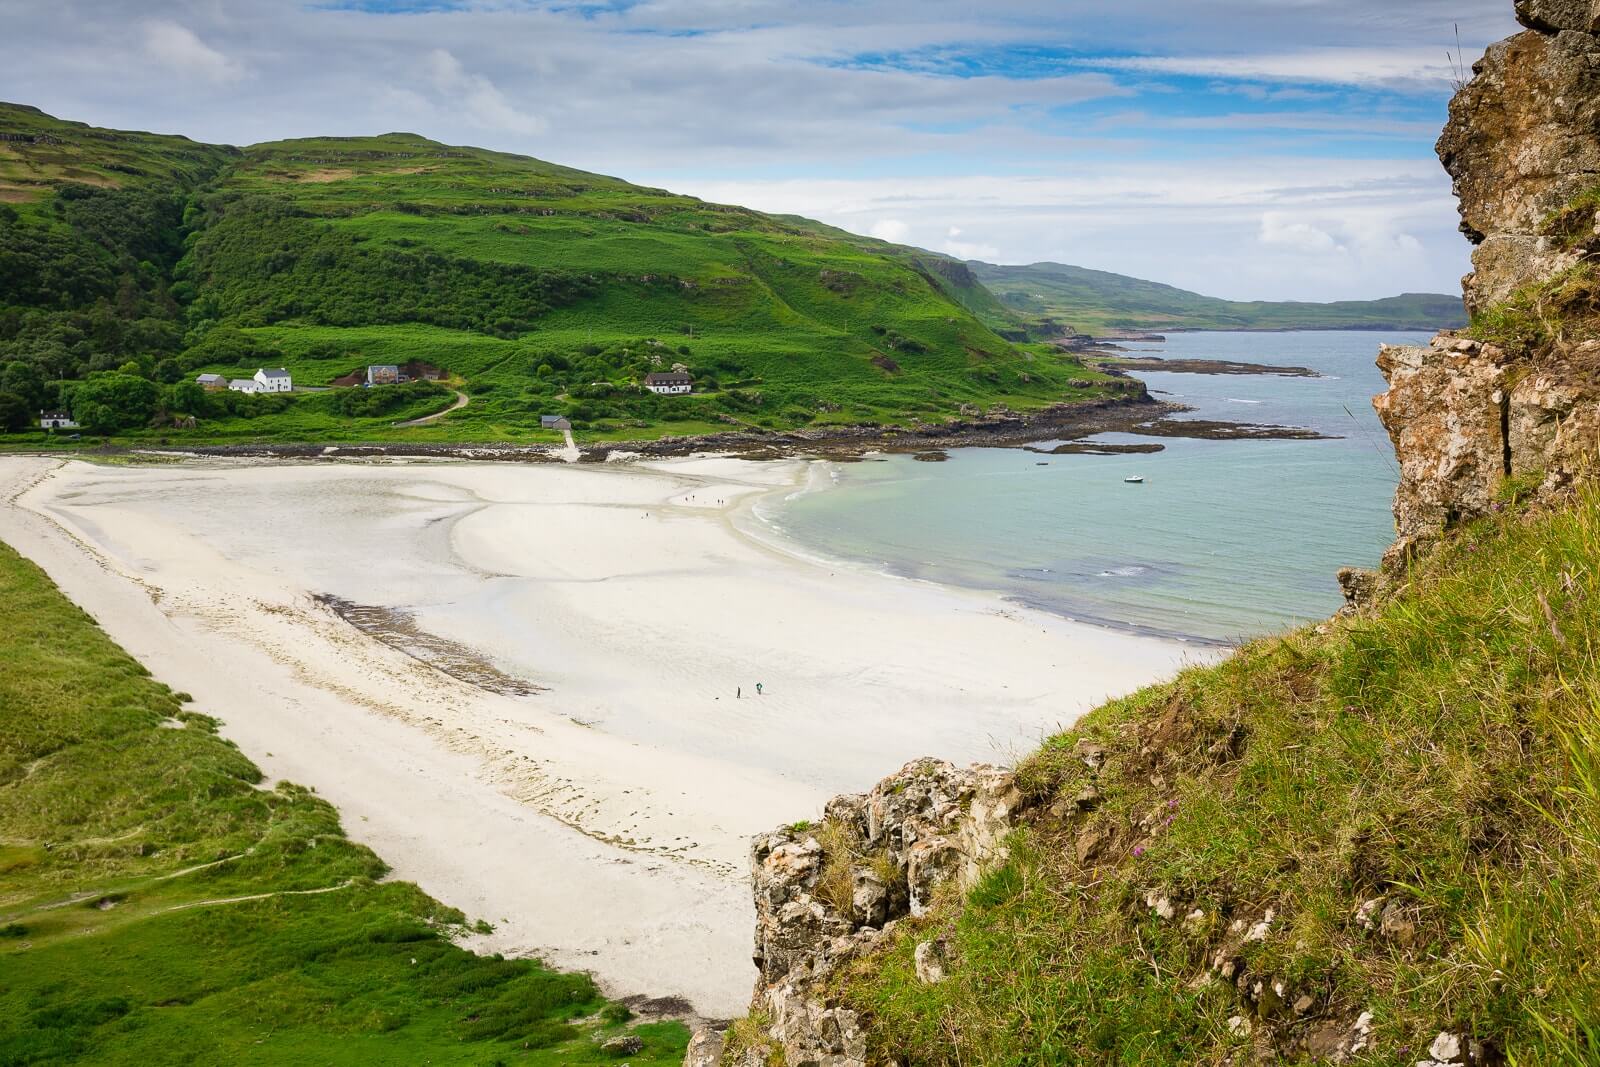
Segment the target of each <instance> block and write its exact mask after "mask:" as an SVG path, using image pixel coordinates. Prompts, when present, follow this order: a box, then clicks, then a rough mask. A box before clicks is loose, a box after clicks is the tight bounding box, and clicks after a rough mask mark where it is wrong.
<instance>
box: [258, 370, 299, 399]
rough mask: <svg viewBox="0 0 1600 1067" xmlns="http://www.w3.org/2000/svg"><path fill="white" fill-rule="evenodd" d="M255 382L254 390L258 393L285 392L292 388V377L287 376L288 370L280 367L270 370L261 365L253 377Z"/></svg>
mask: <svg viewBox="0 0 1600 1067" xmlns="http://www.w3.org/2000/svg"><path fill="white" fill-rule="evenodd" d="M253 380H254V381H255V383H256V389H255V391H256V392H258V393H287V392H288V391H289V390H291V389H293V388H294V379H292V378H290V377H289V372H288V371H286V370H284V369H283V368H282V367H274V368H272V369H271V370H269V369H267V368H266V367H262V368H261V369H260V370H258V371H256V376H255V378H254V379H253Z"/></svg>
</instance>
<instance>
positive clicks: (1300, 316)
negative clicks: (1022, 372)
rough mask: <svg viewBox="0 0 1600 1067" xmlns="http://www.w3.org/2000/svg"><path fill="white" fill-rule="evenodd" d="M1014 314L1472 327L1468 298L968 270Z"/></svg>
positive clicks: (1245, 324)
mask: <svg viewBox="0 0 1600 1067" xmlns="http://www.w3.org/2000/svg"><path fill="white" fill-rule="evenodd" d="M967 265H968V266H969V267H970V268H972V270H973V273H975V274H976V275H977V277H978V278H979V279H980V280H982V282H983V284H984V285H985V286H986V287H988V289H989V290H990V291H992V292H993V293H994V294H995V295H996V296H997V297H998V298H999V300H1000V302H1001V303H1002V304H1003V305H1004V306H1005V307H1006V308H1007V309H1008V310H1009V311H1011V312H1012V313H1013V314H1016V315H1019V316H1022V317H1023V318H1024V319H1026V320H1029V321H1033V322H1038V321H1039V320H1042V319H1051V320H1054V321H1056V322H1058V323H1060V324H1061V325H1062V326H1064V327H1067V328H1070V329H1071V330H1072V331H1074V332H1077V333H1086V334H1103V333H1108V332H1114V331H1118V330H1135V331H1138V330H1373V329H1384V330H1437V329H1441V328H1444V327H1456V326H1464V325H1466V321H1467V315H1466V311H1465V309H1464V308H1463V307H1462V305H1461V298H1460V297H1457V296H1446V295H1443V294H1437V293H1407V294H1405V295H1403V296H1392V297H1387V298H1385V299H1382V300H1344V301H1337V302H1334V303H1328V304H1312V303H1304V302H1295V301H1282V302H1279V301H1270V300H1252V301H1236V300H1219V299H1217V298H1216V297H1210V296H1201V295H1200V294H1199V293H1191V292H1188V291H1187V290H1184V289H1178V288H1175V287H1173V286H1170V285H1162V284H1160V283H1158V282H1147V281H1143V280H1141V279H1139V278H1129V277H1127V276H1125V275H1121V274H1111V273H1108V272H1106V271H1101V270H1087V269H1085V268H1083V267H1073V266H1068V265H1066V264H1064V263H1034V264H1030V265H1028V266H1025V267H1021V266H1018V267H1001V266H996V265H994V264H992V263H976V262H974V263H969V264H967Z"/></svg>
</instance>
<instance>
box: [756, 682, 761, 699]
mask: <svg viewBox="0 0 1600 1067" xmlns="http://www.w3.org/2000/svg"><path fill="white" fill-rule="evenodd" d="M760 695H761V683H760V682H757V683H756V696H760Z"/></svg>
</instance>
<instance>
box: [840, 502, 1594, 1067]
mask: <svg viewBox="0 0 1600 1067" xmlns="http://www.w3.org/2000/svg"><path fill="white" fill-rule="evenodd" d="M1597 643H1600V496H1597V495H1595V494H1592V493H1591V494H1590V495H1589V496H1587V497H1585V498H1584V499H1583V500H1582V501H1581V502H1580V503H1579V504H1578V505H1577V506H1575V507H1573V508H1571V509H1570V510H1567V511H1564V512H1561V513H1556V514H1543V515H1538V516H1533V517H1528V516H1522V515H1517V514H1515V509H1514V508H1513V509H1508V511H1507V512H1506V513H1505V514H1503V515H1502V516H1497V517H1495V518H1493V519H1491V520H1487V521H1483V522H1480V523H1478V524H1476V525H1474V526H1472V527H1470V528H1468V529H1466V530H1464V531H1462V532H1461V533H1460V534H1459V536H1457V537H1456V538H1455V539H1454V541H1453V543H1452V544H1450V545H1449V546H1447V547H1445V548H1443V549H1441V550H1440V551H1439V552H1437V553H1436V554H1435V555H1434V556H1433V557H1432V558H1430V559H1429V560H1427V561H1426V562H1425V563H1424V564H1422V565H1420V566H1419V567H1418V569H1417V570H1416V572H1415V573H1413V575H1412V576H1411V579H1410V581H1409V584H1408V586H1407V588H1406V589H1405V590H1404V592H1403V593H1402V594H1401V595H1399V596H1398V597H1397V598H1396V599H1394V600H1393V601H1392V602H1390V603H1387V604H1386V605H1385V606H1384V607H1382V609H1381V610H1380V611H1379V612H1378V613H1377V614H1376V616H1375V617H1372V618H1363V619H1358V620H1338V621H1334V622H1331V623H1329V624H1327V625H1326V626H1321V627H1314V628H1310V629H1306V630H1302V631H1299V632H1296V633H1292V634H1289V635H1287V636H1285V637H1282V638H1278V639H1270V640H1264V641H1259V642H1256V643H1254V644H1252V645H1250V646H1248V647H1246V648H1245V649H1243V650H1241V651H1240V652H1239V653H1238V654H1237V655H1236V656H1235V657H1233V658H1232V659H1230V660H1229V661H1227V662H1225V663H1223V664H1221V665H1219V666H1217V667H1213V668H1209V669H1196V670H1190V671H1187V672H1185V673H1184V674H1183V675H1181V676H1180V677H1179V678H1178V679H1177V680H1176V681H1175V682H1173V683H1171V684H1168V685H1164V686H1158V687H1154V688H1150V689H1146V690H1144V691H1142V692H1139V693H1137V694H1135V695H1133V696H1132V697H1129V698H1127V699H1125V700H1121V701H1117V702H1114V703H1112V704H1109V705H1107V706H1105V707H1103V708H1101V709H1099V710H1098V711H1096V712H1094V713H1092V714H1091V715H1089V716H1088V717H1087V718H1086V719H1085V720H1084V721H1083V722H1082V724H1080V725H1079V726H1078V727H1077V728H1076V729H1074V730H1072V731H1070V732H1068V733H1065V734H1062V735H1060V736H1058V737H1055V738H1052V739H1051V740H1050V741H1048V742H1047V743H1046V744H1045V745H1044V747H1043V748H1042V749H1041V750H1040V751H1039V752H1038V753H1037V754H1036V755H1035V756H1033V757H1032V758H1031V759H1030V760H1028V761H1027V762H1026V763H1025V764H1024V765H1023V767H1022V768H1021V773H1022V778H1023V781H1024V784H1025V788H1026V789H1027V790H1028V791H1030V792H1031V793H1032V794H1033V795H1035V796H1036V797H1037V798H1038V799H1039V800H1040V802H1041V805H1042V807H1041V808H1040V809H1039V811H1040V812H1041V814H1039V815H1038V817H1037V818H1035V819H1034V820H1033V822H1032V824H1031V825H1029V826H1028V827H1027V828H1026V829H1025V830H1023V831H1021V832H1020V833H1019V834H1018V840H1017V846H1016V848H1015V851H1014V855H1013V858H1012V859H1011V860H1010V861H1009V862H1008V863H1007V864H1006V865H1005V866H1003V867H1001V868H1000V869H998V870H996V871H995V872H993V873H992V874H990V875H989V876H987V877H986V879H985V880H984V881H983V882H981V883H980V884H979V885H978V886H977V887H976V889H975V890H974V891H973V892H972V893H971V894H970V895H969V896H968V897H967V898H966V899H965V900H955V899H946V900H945V901H944V902H943V903H942V904H941V905H940V906H939V907H938V908H937V909H936V910H935V911H934V912H933V913H931V914H930V915H929V916H927V917H926V918H924V919H922V920H914V921H906V922H904V923H903V925H902V926H901V927H900V928H899V930H898V932H897V934H896V936H895V938H894V939H893V944H892V947H891V948H890V950H889V951H888V954H887V956H886V957H884V958H878V959H874V960H872V961H871V962H870V963H869V964H868V965H867V966H864V967H861V968H860V969H858V970H857V971H856V972H855V973H854V974H853V975H852V976H851V977H850V978H849V979H848V980H847V981H846V982H845V983H844V986H843V988H842V990H841V993H842V995H843V996H844V998H845V999H846V1000H847V1001H849V1002H850V1003H852V1004H853V1005H854V1006H856V1007H859V1008H862V1009H864V1010H866V1011H867V1012H869V1013H870V1015H871V1016H872V1019H873V1022H874V1026H875V1029H874V1036H875V1041H876V1042H877V1048H878V1051H879V1053H880V1054H885V1053H888V1052H890V1051H893V1052H895V1053H897V1054H898V1055H899V1056H900V1058H901V1062H902V1063H911V1064H954V1063H984V1064H1025V1063H1026V1064H1034V1063H1040V1062H1049V1063H1103V1062H1116V1063H1129V1064H1133V1063H1139V1064H1180V1063H1183V1064H1187V1063H1222V1062H1229V1061H1230V1060H1229V1058H1230V1057H1231V1056H1233V1055H1235V1054H1236V1053H1238V1052H1239V1051H1240V1050H1241V1049H1245V1048H1247V1046H1248V1045H1249V1044H1250V1041H1251V1039H1250V1038H1246V1037H1243V1036H1238V1035H1235V1034H1232V1033H1231V1032H1230V1027H1229V1025H1228V1020H1229V1019H1230V1018H1231V1017H1233V1016H1235V1015H1242V1016H1244V1017H1246V1018H1252V1017H1253V1016H1254V1015H1255V1014H1256V1012H1259V1013H1260V1014H1261V1015H1262V1016H1264V1017H1266V1018H1268V1019H1270V1020H1271V1021H1272V1022H1273V1023H1274V1024H1275V1025H1276V1026H1277V1027H1279V1028H1280V1029H1279V1033H1280V1035H1281V1036H1283V1037H1284V1038H1285V1039H1286V1040H1293V1039H1295V1038H1299V1037H1303V1036H1304V1035H1305V1034H1307V1033H1308V1032H1309V1031H1311V1030H1312V1029H1313V1028H1315V1027H1317V1026H1319V1025H1323V1024H1326V1023H1328V1022H1329V1021H1335V1022H1342V1023H1343V1024H1344V1025H1345V1026H1346V1028H1348V1025H1349V1023H1350V1021H1351V1020H1353V1019H1354V1018H1355V1017H1356V1015H1357V1014H1358V1013H1360V1012H1363V1011H1370V1012H1371V1013H1372V1015H1373V1019H1374V1024H1373V1025H1374V1034H1375V1037H1376V1040H1375V1043H1374V1048H1373V1051H1372V1052H1370V1053H1369V1054H1368V1055H1366V1056H1364V1057H1363V1058H1362V1059H1361V1060H1360V1062H1362V1063H1371V1064H1392V1065H1396V1067H1399V1065H1402V1064H1403V1065H1407V1067H1409V1065H1411V1064H1413V1063H1415V1062H1417V1061H1418V1060H1419V1059H1424V1058H1426V1057H1425V1056H1424V1055H1423V1053H1424V1051H1425V1049H1426V1048H1427V1046H1428V1044H1429V1042H1430V1041H1431V1040H1432V1039H1433V1036H1434V1035H1435V1034H1436V1033H1437V1032H1439V1031H1440V1030H1443V1029H1449V1030H1453V1031H1455V1032H1457V1033H1466V1034H1471V1035H1475V1036H1476V1037H1477V1038H1478V1039H1480V1040H1486V1041H1488V1042H1491V1043H1492V1045H1493V1046H1494V1047H1495V1048H1496V1049H1497V1050H1498V1051H1499V1052H1500V1053H1503V1054H1504V1055H1506V1056H1508V1057H1509V1062H1510V1063H1512V1064H1521V1065H1534V1064H1540V1065H1543V1064H1556V1063H1590V1064H1592V1063H1595V1062H1597V1061H1600V1051H1597V1050H1600V970H1597V966H1600V962H1597V961H1600V894H1597V893H1596V891H1595V871H1596V870H1597V869H1600V868H1597V865H1600V647H1597ZM1084 745H1096V746H1100V747H1103V749H1104V751H1105V753H1106V757H1105V763H1104V766H1103V769H1101V770H1100V771H1099V772H1098V773H1096V772H1095V771H1093V770H1092V769H1091V768H1090V767H1089V766H1088V765H1086V763H1085V761H1084V760H1083V759H1082V758H1080V757H1081V755H1082V752H1083V751H1084V749H1083V748H1082V747H1081V746H1084ZM1090 784H1093V785H1094V786H1096V787H1097V788H1098V789H1099V791H1100V792H1101V794H1102V795H1103V800H1101V802H1100V803H1099V804H1098V806H1097V807H1094V808H1093V809H1092V810H1091V811H1089V812H1086V813H1084V812H1079V813H1072V808H1071V806H1070V805H1068V806H1067V808H1066V812H1065V813H1063V812H1062V810H1061V808H1060V807H1059V806H1058V808H1057V814H1049V813H1048V812H1049V810H1050V805H1052V804H1054V803H1055V802H1056V801H1057V800H1059V799H1064V798H1073V797H1075V796H1077V795H1078V794H1079V792H1080V790H1082V789H1083V788H1084V787H1085V786H1086V785H1090ZM1090 834H1097V835H1099V837H1100V843H1099V845H1098V847H1097V848H1096V849H1095V850H1094V851H1092V852H1091V853H1090V854H1089V855H1088V856H1087V857H1086V858H1085V859H1082V860H1080V858H1079V857H1080V856H1081V855H1083V852H1082V848H1083V846H1084V845H1085V844H1086V843H1087V842H1088V840H1089V838H1088V836H1087V835H1090ZM1152 893H1154V894H1155V899H1157V900H1159V897H1160V896H1167V897H1169V898H1170V900H1171V902H1172V905H1173V907H1174V909H1175V912H1176V918H1175V919H1174V920H1164V919H1162V918H1160V917H1159V916H1157V915H1156V914H1154V913H1153V910H1152V908H1151V907H1150V906H1149V901H1150V900H1151V899H1152V898H1151V894H1152ZM1379 897H1381V898H1383V899H1384V900H1385V901H1386V902H1388V903H1390V904H1393V905H1394V906H1395V909H1394V912H1393V920H1394V921H1393V923H1392V924H1391V926H1390V928H1389V930H1388V931H1387V932H1382V931H1377V930H1368V929H1364V928H1363V926H1362V924H1361V923H1360V922H1358V921H1357V919H1356V911H1357V909H1358V907H1359V906H1360V905H1361V904H1362V903H1363V902H1364V901H1367V900H1371V899H1373V898H1379ZM1269 908H1270V909H1273V910H1274V912H1275V918H1274V920H1273V922H1272V924H1271V926H1270V931H1269V933H1268V935H1267V936H1266V937H1265V938H1264V939H1263V940H1261V941H1259V942H1252V943H1244V944H1241V941H1243V938H1242V937H1241V935H1240V934H1239V932H1238V930H1239V928H1235V929H1234V931H1233V932H1232V933H1230V932H1229V931H1230V926H1232V925H1233V924H1234V923H1242V928H1248V927H1250V926H1251V925H1253V924H1255V923H1256V922H1258V921H1259V920H1261V919H1262V918H1263V917H1264V916H1265V913H1266V910H1267V909H1269ZM1193 911H1198V912H1200V913H1201V914H1200V916H1199V917H1198V918H1197V919H1196V920H1195V921H1193V922H1185V921H1184V918H1183V917H1184V916H1186V915H1188V914H1189V913H1191V912H1193ZM941 933H942V934H944V935H946V936H947V937H948V938H949V939H950V943H951V946H952V951H953V955H954V957H955V962H954V964H953V965H952V968H951V976H950V978H949V979H947V980H946V981H945V982H944V983H943V984H940V985H936V986H927V985H923V984H921V983H919V982H918V981H917V980H916V978H915V977H914V973H913V965H912V950H913V949H914V947H915V946H916V944H917V943H918V941H919V940H924V939H927V938H928V937H930V936H936V935H939V934H941ZM1219 952H1220V953H1221V954H1222V956H1223V957H1224V958H1237V959H1238V961H1239V966H1240V973H1241V975H1242V978H1241V979H1240V980H1239V988H1245V987H1248V986H1249V985H1251V984H1252V983H1254V982H1256V981H1257V980H1260V981H1263V982H1265V984H1266V987H1267V988H1268V989H1269V990H1270V988H1271V986H1272V983H1273V981H1274V980H1277V981H1281V982H1283V983H1284V987H1285V993H1284V997H1283V998H1282V1001H1279V1000H1278V999H1276V998H1274V997H1273V995H1272V994H1271V993H1270V992H1269V993H1268V994H1267V996H1266V997H1265V998H1264V999H1263V1000H1262V1001H1261V1003H1260V1005H1259V1007H1255V1008H1252V1006H1250V1005H1248V1004H1245V1003H1244V1002H1242V1001H1241V999H1240V997H1239V996H1238V995H1237V994H1236V989H1235V985H1234V984H1233V983H1230V982H1226V981H1223V980H1222V979H1220V978H1216V977H1214V976H1213V977H1212V978H1211V979H1210V980H1209V981H1208V979H1207V975H1208V974H1213V972H1212V963H1213V961H1214V959H1215V958H1216V956H1217V954H1218V953H1219ZM1302 995H1308V996H1309V997H1310V998H1311V1001H1312V1005H1311V1007H1310V1009H1309V1010H1307V1011H1306V1012H1305V1013H1304V1014H1301V1015H1296V1014H1295V1013H1294V1012H1293V1009H1292V1005H1293V1004H1294V1002H1295V1001H1296V1000H1298V999H1299V998H1300V997H1301V996H1302ZM1262 1032H1263V1031H1262V1030H1261V1029H1260V1028H1259V1024H1258V1029H1257V1037H1258V1038H1259V1037H1260V1035H1261V1034H1262ZM1280 1051H1281V1050H1280ZM1289 1058H1290V1059H1295V1058H1296V1056H1295V1055H1292V1054H1291V1055H1290V1056H1289ZM1234 1062H1236V1061H1234Z"/></svg>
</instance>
